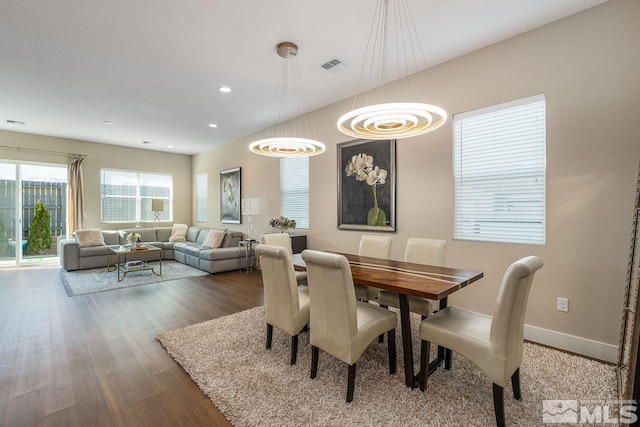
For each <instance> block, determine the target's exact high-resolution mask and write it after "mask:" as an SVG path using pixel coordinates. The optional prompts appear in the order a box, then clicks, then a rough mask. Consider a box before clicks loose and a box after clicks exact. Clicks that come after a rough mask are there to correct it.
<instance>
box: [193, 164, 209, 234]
mask: <svg viewBox="0 0 640 427" xmlns="http://www.w3.org/2000/svg"><path fill="white" fill-rule="evenodd" d="M207 176H208V175H207V174H206V173H199V174H198V175H197V176H196V221H197V222H207V208H208V203H207V196H208V190H207V188H208V187H207Z"/></svg>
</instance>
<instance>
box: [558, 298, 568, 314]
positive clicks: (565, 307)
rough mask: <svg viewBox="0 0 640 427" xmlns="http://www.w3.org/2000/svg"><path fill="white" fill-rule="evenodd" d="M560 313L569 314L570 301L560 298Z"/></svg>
mask: <svg viewBox="0 0 640 427" xmlns="http://www.w3.org/2000/svg"><path fill="white" fill-rule="evenodd" d="M558 311H564V312H565V313H568V312H569V299H568V298H560V297H558Z"/></svg>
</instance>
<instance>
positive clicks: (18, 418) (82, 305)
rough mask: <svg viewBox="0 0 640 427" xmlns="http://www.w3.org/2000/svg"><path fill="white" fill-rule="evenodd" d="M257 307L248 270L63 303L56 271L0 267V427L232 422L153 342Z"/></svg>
mask: <svg viewBox="0 0 640 427" xmlns="http://www.w3.org/2000/svg"><path fill="white" fill-rule="evenodd" d="M261 304H263V292H262V280H261V277H260V273H259V272H255V271H254V272H253V273H251V274H250V275H247V274H246V273H238V272H228V273H219V274H214V275H208V276H200V277H192V278H184V279H180V280H178V281H172V282H161V283H157V284H153V285H147V286H138V287H134V288H129V289H120V290H115V291H110V292H103V293H96V294H90V295H84V296H78V297H73V298H69V297H67V294H66V292H65V290H64V288H63V286H62V282H61V280H60V273H59V267H56V266H49V267H27V268H11V269H0V426H36V425H38V426H40V425H42V426H114V425H115V426H144V425H149V426H164V425H166V426H199V425H207V426H222V425H230V424H229V422H228V421H227V420H226V419H225V418H224V416H223V415H222V414H220V412H219V411H218V410H217V409H216V408H215V406H213V404H212V403H211V401H210V400H209V399H208V398H207V397H206V396H205V395H204V394H203V393H202V392H201V391H200V389H199V388H198V386H197V385H196V384H195V383H194V382H193V381H192V380H191V378H190V377H189V376H188V375H187V374H186V373H185V372H184V371H183V370H182V368H181V367H180V366H179V365H178V364H177V363H176V362H175V361H174V360H173V359H172V358H171V357H170V356H169V355H168V354H167V353H166V351H165V350H164V348H163V347H162V346H161V345H160V344H159V343H158V342H157V341H156V340H155V336H156V334H157V333H159V332H164V331H168V330H172V329H176V328H180V327H183V326H186V325H190V324H194V323H198V322H203V321H206V320H209V319H213V318H216V317H220V316H225V315H228V314H232V313H235V312H238V311H241V310H246V309H249V308H252V307H255V306H258V305H261ZM211 351H215V349H211Z"/></svg>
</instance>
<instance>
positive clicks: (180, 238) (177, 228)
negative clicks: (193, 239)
mask: <svg viewBox="0 0 640 427" xmlns="http://www.w3.org/2000/svg"><path fill="white" fill-rule="evenodd" d="M188 229H189V226H188V225H187V224H173V227H171V236H170V237H169V241H170V242H186V241H187V238H186V236H187V230H188Z"/></svg>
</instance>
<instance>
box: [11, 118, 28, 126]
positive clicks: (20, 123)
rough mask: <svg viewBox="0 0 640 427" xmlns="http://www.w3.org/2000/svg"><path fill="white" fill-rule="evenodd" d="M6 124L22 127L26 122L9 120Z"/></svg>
mask: <svg viewBox="0 0 640 427" xmlns="http://www.w3.org/2000/svg"><path fill="white" fill-rule="evenodd" d="M6 122H7V123H8V124H10V125H20V126H24V125H25V123H24V122H20V121H18V120H9V119H7V120H6Z"/></svg>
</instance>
